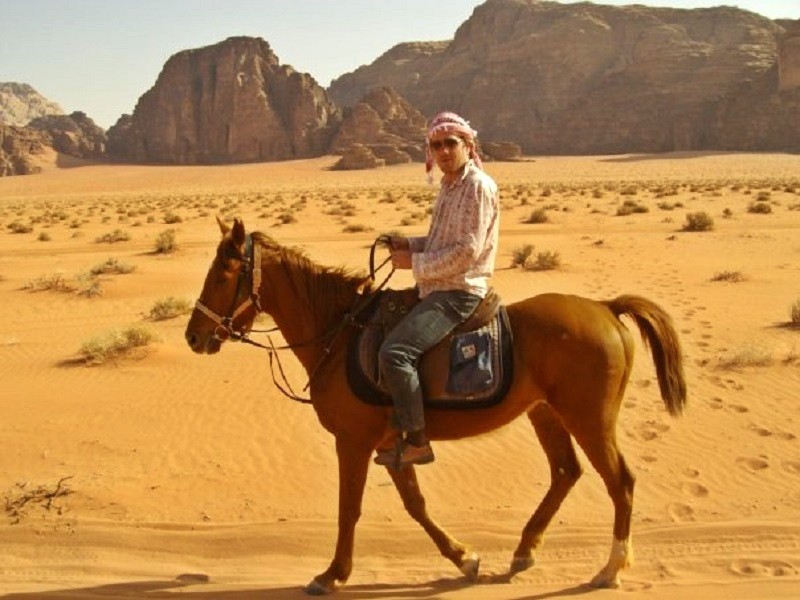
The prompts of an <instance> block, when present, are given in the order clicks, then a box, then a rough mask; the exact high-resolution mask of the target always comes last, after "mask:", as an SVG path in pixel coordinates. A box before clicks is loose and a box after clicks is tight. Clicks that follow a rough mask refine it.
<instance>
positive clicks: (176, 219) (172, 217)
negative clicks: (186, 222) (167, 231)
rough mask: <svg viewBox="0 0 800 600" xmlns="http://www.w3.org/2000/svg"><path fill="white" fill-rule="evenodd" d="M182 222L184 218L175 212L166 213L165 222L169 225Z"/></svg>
mask: <svg viewBox="0 0 800 600" xmlns="http://www.w3.org/2000/svg"><path fill="white" fill-rule="evenodd" d="M182 222H183V219H182V218H181V216H180V215H176V214H175V213H173V212H168V213H167V214H165V215H164V223H166V224H167V225H173V224H175V223H182Z"/></svg>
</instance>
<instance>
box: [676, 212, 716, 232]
mask: <svg viewBox="0 0 800 600" xmlns="http://www.w3.org/2000/svg"><path fill="white" fill-rule="evenodd" d="M712 229H714V219H712V218H711V216H710V215H709V214H708V213H707V212H704V211H701V212H694V213H689V214H687V215H686V223H685V224H684V226H683V231H711V230H712Z"/></svg>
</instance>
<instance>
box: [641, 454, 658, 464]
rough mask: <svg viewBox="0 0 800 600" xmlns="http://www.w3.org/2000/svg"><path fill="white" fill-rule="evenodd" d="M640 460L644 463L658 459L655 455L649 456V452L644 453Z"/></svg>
mask: <svg viewBox="0 0 800 600" xmlns="http://www.w3.org/2000/svg"><path fill="white" fill-rule="evenodd" d="M642 460H643V461H644V462H646V463H654V462H656V461H657V460H658V458H657V457H655V456H650V455H649V454H645V455H643V456H642Z"/></svg>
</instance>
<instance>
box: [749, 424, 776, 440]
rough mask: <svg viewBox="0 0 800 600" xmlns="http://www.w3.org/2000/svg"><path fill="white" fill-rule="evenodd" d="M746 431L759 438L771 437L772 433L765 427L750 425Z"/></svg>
mask: <svg viewBox="0 0 800 600" xmlns="http://www.w3.org/2000/svg"><path fill="white" fill-rule="evenodd" d="M748 429H749V430H750V431H752V432H753V433H755V434H756V435H759V436H761V437H771V436H772V431H771V430H769V429H767V428H766V427H761V425H753V424H750V425H749V426H748Z"/></svg>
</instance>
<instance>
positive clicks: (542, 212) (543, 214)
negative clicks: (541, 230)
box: [524, 208, 550, 224]
mask: <svg viewBox="0 0 800 600" xmlns="http://www.w3.org/2000/svg"><path fill="white" fill-rule="evenodd" d="M524 222H525V223H528V224H534V223H548V222H550V217H548V216H547V210H546V209H544V208H537V209H536V210H534V211H533V212H532V213H531V214H530V215H528V218H527V219H525V221H524Z"/></svg>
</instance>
